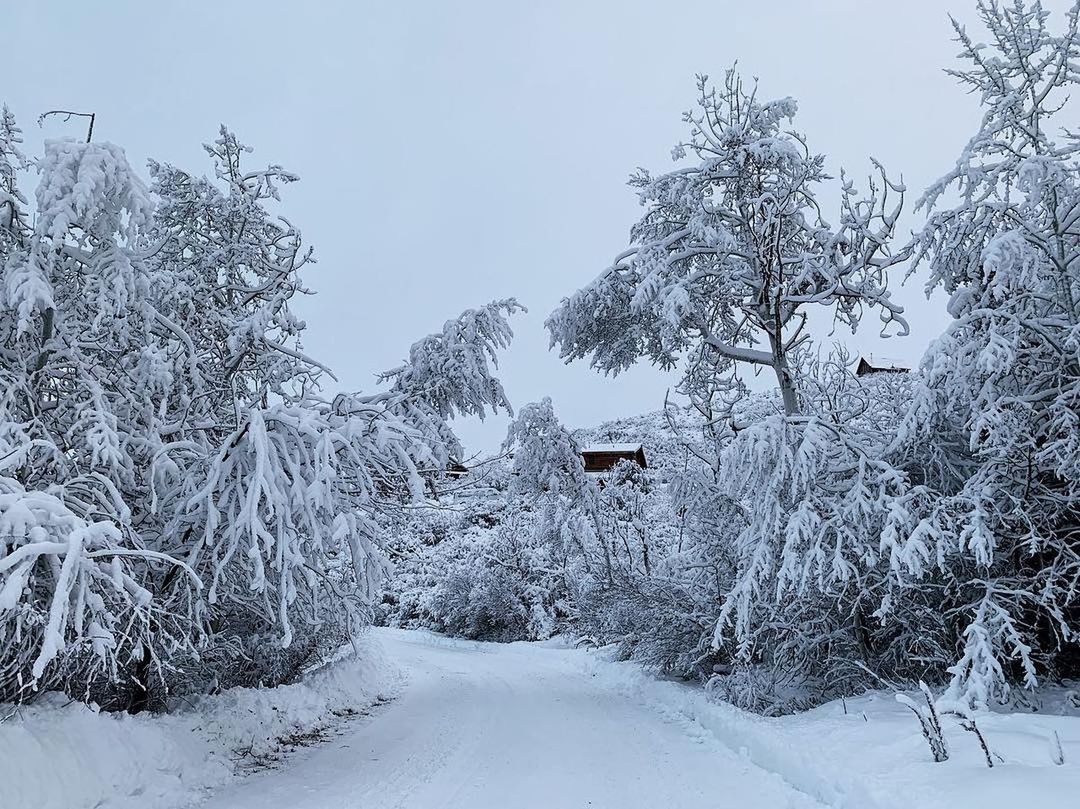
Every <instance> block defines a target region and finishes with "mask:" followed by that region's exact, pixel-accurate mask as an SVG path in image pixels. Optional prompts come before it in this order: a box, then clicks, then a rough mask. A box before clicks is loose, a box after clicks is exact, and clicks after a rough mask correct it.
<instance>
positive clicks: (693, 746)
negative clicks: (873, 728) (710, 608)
mask: <svg viewBox="0 0 1080 809" xmlns="http://www.w3.org/2000/svg"><path fill="white" fill-rule="evenodd" d="M380 636H381V638H382V639H383V640H384V643H385V644H386V647H387V650H388V652H389V653H390V654H391V655H392V656H393V657H394V658H396V659H398V660H400V661H401V662H402V663H403V665H404V666H405V667H406V669H407V670H408V673H409V683H408V685H407V686H406V688H405V689H404V690H403V692H402V694H401V696H400V697H399V698H398V699H397V700H396V701H395V703H394V704H393V705H390V706H388V707H387V709H386V710H384V711H380V712H379V713H378V714H376V715H375V716H374V717H373V718H372V719H371V720H369V721H365V722H363V723H358V724H357V725H355V726H354V728H353V729H352V731H351V732H350V733H349V734H347V735H345V736H342V737H340V738H339V739H337V740H335V741H334V742H333V743H332V744H328V745H325V746H322V747H319V748H312V749H309V750H306V751H303V752H302V753H301V754H300V755H299V756H298V757H297V758H295V759H293V760H291V761H290V762H289V765H288V766H287V767H285V768H282V769H281V770H278V771H275V772H265V773H259V774H256V775H254V776H252V777H251V778H249V779H247V780H246V781H244V782H242V783H237V784H234V785H233V786H232V787H230V788H227V789H224V790H222V791H221V792H220V793H219V794H217V795H216V796H215V797H214V798H213V799H211V800H210V801H209V802H208V803H206V804H205V806H203V807H202V809H278V807H282V808H284V807H288V809H389V808H390V807H397V808H399V809H435V808H436V807H438V809H466V808H467V809H576V808H577V807H596V808H597V809H646V808H647V809H659V808H660V807H715V806H731V807H741V808H743V809H754V807H769V809H773V808H775V809H804V808H805V807H816V806H819V805H820V804H819V803H818V802H817V801H815V800H814V799H813V798H811V797H810V796H808V795H805V794H803V793H802V792H800V791H799V790H797V789H794V788H793V787H791V786H789V785H788V784H786V783H785V782H784V780H783V779H782V778H781V777H780V776H778V775H776V774H774V773H771V772H768V771H766V770H764V769H762V768H760V767H757V766H755V765H754V764H753V763H752V762H750V761H749V760H747V759H746V758H745V757H744V756H742V755H741V754H740V753H738V752H737V751H735V750H732V749H731V748H729V747H728V746H726V745H724V744H722V743H720V742H719V741H717V740H716V739H714V738H712V737H710V736H708V735H707V734H704V733H694V734H688V733H687V732H686V728H685V727H684V726H683V723H681V722H677V721H671V720H670V719H668V718H666V717H664V716H663V715H662V714H661V713H659V712H658V711H656V710H653V708H652V707H651V706H649V705H647V704H642V703H641V702H639V701H638V700H637V699H635V698H634V695H631V694H627V693H625V692H624V691H623V690H622V689H620V688H612V684H613V683H612V682H611V681H610V680H608V679H607V678H605V677H603V676H592V675H591V673H590V672H589V671H587V670H586V664H587V663H588V660H587V658H586V656H585V653H583V652H578V651H576V650H573V649H566V648H559V647H557V646H554V645H546V644H526V643H515V644H507V645H497V644H483V643H473V642H469V641H454V640H450V639H447V638H443V637H441V636H438V635H432V634H430V633H427V632H419V631H405V630H382V631H381V632H380Z"/></svg>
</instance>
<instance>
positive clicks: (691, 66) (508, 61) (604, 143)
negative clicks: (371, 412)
mask: <svg viewBox="0 0 1080 809" xmlns="http://www.w3.org/2000/svg"><path fill="white" fill-rule="evenodd" d="M1049 5H1050V7H1052V8H1055V9H1056V8H1058V7H1060V6H1063V5H1064V0H1055V2H1051V3H1050V4H1049ZM973 7H974V2H973V0H905V2H896V0H816V1H814V2H811V1H810V0H802V1H801V2H799V1H797V0H754V1H753V2H748V1H745V0H740V1H739V2H735V1H734V0H712V2H696V0H686V1H685V2H681V3H679V4H661V3H655V2H651V3H650V2H637V1H631V0H609V2H603V3H600V2H595V3H586V2H580V0H579V1H578V2H573V1H572V0H564V1H563V2H546V3H527V2H510V0H491V2H455V3H444V2H435V0H429V1H428V2H417V1H416V0H411V1H409V0H406V1H405V2H383V3H373V2H317V1H313V2H306V3H297V2H278V0H250V1H245V2H235V1H234V0H217V1H216V2H203V1H202V0H195V1H193V2H183V3H181V2H169V3H166V2H146V0H125V1H124V2H109V1H108V0H99V2H94V3H83V2H76V0H67V1H66V2H59V1H58V0H37V1H36V2H33V3H21V4H18V6H16V7H15V8H13V9H8V10H6V11H5V29H6V30H5V37H4V39H5V45H4V47H5V56H6V62H7V64H8V68H7V71H6V75H5V80H4V81H3V82H2V83H0V100H5V101H7V103H8V104H9V105H10V106H11V107H12V109H13V111H14V112H15V113H16V115H17V116H18V117H19V119H20V121H21V123H22V125H23V128H24V129H25V130H26V131H27V135H28V141H30V144H29V145H30V146H31V147H32V148H31V151H34V148H33V147H35V146H36V144H35V143H34V141H37V140H39V139H40V137H41V136H42V135H43V134H45V135H49V136H54V135H57V134H61V133H65V132H67V133H70V134H73V135H78V134H79V132H80V131H81V130H80V128H79V126H80V125H78V124H69V125H67V126H63V125H61V124H60V123H50V124H49V125H48V126H47V128H46V129H45V130H44V132H42V131H41V130H38V128H37V127H36V125H35V123H34V121H35V119H36V117H37V115H38V114H39V113H41V112H42V111H44V110H47V109H50V108H55V107H68V108H73V109H80V110H87V111H94V112H96V113H97V116H98V119H97V126H96V128H95V140H111V141H114V142H116V143H119V144H120V145H122V146H124V147H125V148H126V149H127V151H128V154H129V156H130V157H131V159H132V160H133V162H135V163H136V164H138V165H143V164H144V163H145V159H146V158H147V157H148V156H151V155H152V156H154V157H156V158H157V159H159V160H164V161H168V162H172V163H175V164H178V165H181V166H183V167H185V168H187V169H189V170H195V171H206V170H207V169H208V164H207V162H206V160H205V156H204V155H203V154H202V152H201V148H200V144H201V143H203V142H205V141H209V140H212V139H213V138H214V137H215V134H216V131H217V126H218V124H219V123H222V122H223V123H227V124H228V125H229V126H230V127H232V128H233V129H234V130H236V131H237V132H238V134H239V135H240V136H241V138H242V139H243V140H245V141H246V142H247V143H249V144H251V145H252V146H254V147H255V148H256V152H255V154H254V155H253V156H252V158H253V160H254V161H256V162H263V163H265V162H277V163H281V164H282V165H284V166H286V167H287V168H289V169H292V170H293V171H296V172H297V173H299V174H300V175H301V177H302V182H301V183H299V184H298V185H296V186H293V187H291V188H289V189H287V196H286V197H285V205H284V208H283V211H284V212H285V213H286V214H287V215H288V216H289V218H290V219H291V220H292V221H294V222H295V223H297V224H298V225H299V226H300V227H301V228H302V229H303V231H304V234H305V237H306V239H307V241H308V242H309V243H311V244H313V245H315V247H316V250H317V254H318V257H319V264H318V265H316V266H315V267H312V268H310V270H309V271H308V272H307V274H306V276H305V280H306V282H307V283H308V285H309V286H310V287H312V288H314V289H315V290H316V291H317V292H318V293H319V294H318V295H317V297H314V298H312V299H309V300H307V301H304V302H303V303H302V304H301V305H300V307H299V309H300V311H301V313H302V315H303V316H304V317H305V318H306V319H307V321H308V324H309V333H308V337H307V340H306V348H307V350H308V351H309V353H311V354H313V355H314V356H316V357H318V358H320V359H322V360H323V361H326V362H328V363H329V364H330V365H331V366H332V367H333V368H334V369H335V370H336V372H337V373H338V376H339V378H340V379H341V382H342V386H343V387H344V388H348V389H368V390H370V389H372V387H373V374H374V373H375V372H377V371H379V370H382V369H385V368H388V367H391V366H393V365H395V364H396V363H397V362H398V361H399V360H400V359H401V358H402V357H403V356H404V355H405V353H406V351H407V349H408V346H409V345H410V343H412V342H413V341H414V340H415V339H417V338H418V337H420V336H422V335H423V334H426V333H428V332H430V331H433V330H435V329H437V328H439V327H440V326H441V324H442V322H443V321H444V320H445V319H446V318H448V317H450V316H452V315H455V314H457V313H458V312H459V311H460V310H462V309H464V308H467V307H470V306H474V305H477V304H480V303H482V302H485V301H487V300H490V299H492V298H496V297H505V296H510V295H513V296H516V297H517V298H518V299H519V300H520V301H521V302H522V303H524V304H525V305H527V306H528V307H529V309H530V312H529V314H528V315H527V316H524V317H518V318H517V320H516V322H515V331H516V333H517V339H516V343H515V346H514V348H513V349H512V350H511V351H510V352H509V353H507V354H506V355H505V356H504V358H503V362H502V377H503V381H504V384H505V386H506V389H507V391H508V392H509V394H510V397H511V399H512V400H513V401H514V403H515V404H516V405H520V404H524V403H525V402H528V401H531V400H534V399H537V398H539V397H541V396H544V395H551V396H552V398H553V399H554V401H555V405H556V408H557V410H558V412H559V413H560V415H561V416H562V418H563V419H564V420H565V421H566V422H567V423H569V424H571V425H575V426H576V425H587V424H592V423H596V422H599V421H603V420H606V419H609V418H613V417H616V416H620V415H628V414H633V413H639V412H642V411H645V410H651V409H655V408H657V407H659V406H660V404H661V403H662V400H663V397H664V392H665V389H666V387H667V386H668V385H669V384H670V383H671V380H670V379H666V378H664V377H663V376H662V375H660V374H658V373H656V372H654V371H652V370H651V369H648V368H646V367H641V368H636V369H634V370H633V371H632V372H631V373H628V374H626V375H625V376H623V377H619V378H618V379H616V380H611V379H605V378H603V377H601V376H598V375H596V374H594V373H592V372H590V371H589V370H588V368H587V367H586V366H585V365H583V364H576V365H573V366H569V367H567V366H563V365H562V364H561V363H560V362H559V360H558V359H557V357H555V356H554V355H553V354H549V353H548V351H547V335H546V333H545V332H544V330H543V321H544V318H545V317H546V316H547V314H548V313H549V312H550V311H551V309H552V308H553V307H555V306H556V305H557V303H558V302H559V300H560V298H562V297H563V296H565V295H567V294H569V293H570V292H572V291H573V290H574V289H576V288H578V287H579V286H581V285H582V284H584V283H587V282H588V281H589V280H591V279H592V278H593V277H594V276H595V275H596V274H597V273H598V272H599V271H600V270H602V269H603V267H605V266H606V265H607V263H608V262H609V261H610V259H611V258H612V256H614V254H616V253H617V252H619V251H620V250H622V249H623V248H624V247H625V246H626V242H627V233H628V229H629V227H630V225H631V224H632V223H633V222H634V221H635V219H636V217H637V216H638V209H637V200H636V196H635V194H634V193H633V192H632V191H631V190H630V189H628V188H627V187H626V185H625V181H626V178H627V176H628V175H629V173H630V172H631V171H632V170H633V169H634V168H635V167H636V166H639V165H641V166H647V167H650V168H654V169H663V168H665V167H666V166H668V165H670V162H669V161H670V158H669V153H670V148H671V146H672V145H673V144H674V143H675V142H676V141H678V140H679V139H680V138H682V137H683V126H682V123H681V121H680V114H681V112H682V111H683V110H685V109H687V108H688V107H689V106H690V104H691V103H692V101H693V97H694V73H695V72H707V73H710V74H711V75H714V76H716V77H720V76H721V75H722V73H723V70H724V69H725V68H726V67H728V66H729V65H730V64H731V63H732V62H733V61H735V60H738V62H739V64H740V66H741V69H742V70H743V71H744V72H745V73H746V74H748V75H756V76H757V77H759V78H760V80H761V94H762V96H764V97H778V96H786V95H791V96H794V97H795V98H797V99H798V100H799V102H800V114H799V116H798V118H797V120H796V125H797V127H798V128H799V129H801V130H802V131H803V132H805V133H807V135H808V136H809V138H810V142H811V145H812V146H813V147H814V148H815V149H817V150H819V151H823V152H825V153H827V154H828V155H829V157H830V159H831V165H832V166H833V167H838V166H839V165H840V164H841V163H842V164H843V165H845V166H846V167H848V169H849V171H850V172H851V173H853V174H854V175H856V176H858V177H862V176H864V175H865V174H866V172H867V170H868V169H869V160H868V158H869V156H870V155H873V156H875V157H877V158H878V159H879V160H881V161H882V162H884V163H885V165H886V166H887V167H888V168H889V170H890V172H891V173H892V174H894V175H899V174H900V173H901V172H902V173H903V175H904V179H905V181H906V182H907V184H908V186H909V187H910V188H911V189H912V190H913V191H914V192H916V193H915V194H913V195H912V198H914V196H916V195H917V192H918V191H921V189H922V188H923V187H924V186H925V185H926V184H927V182H929V181H930V180H932V179H933V178H935V177H936V176H938V175H940V174H942V173H944V171H945V170H947V168H948V167H949V166H950V165H951V163H952V161H953V159H954V158H955V156H956V155H957V153H958V151H959V149H960V147H961V146H962V145H963V143H964V142H965V140H966V139H967V137H968V136H969V135H970V134H971V133H972V132H973V131H974V128H975V126H976V124H977V122H978V118H979V110H978V105H977V100H976V99H974V98H972V97H969V96H966V95H964V93H963V92H962V91H961V90H960V89H959V88H958V87H956V86H955V84H954V82H953V81H952V80H951V79H950V78H949V77H947V76H945V75H944V74H943V73H942V67H944V66H946V65H949V64H950V63H951V61H952V57H953V55H954V54H955V52H956V50H957V48H956V46H955V44H954V43H953V42H952V41H951V35H952V31H951V29H950V27H949V24H948V20H947V18H946V13H947V12H949V11H951V12H953V13H954V14H956V15H958V16H960V17H962V18H965V19H969V20H973V19H974V14H973ZM916 221H917V220H916V219H914V218H912V219H910V220H909V223H908V225H909V227H910V226H914V225H915V223H916ZM897 280H899V279H897ZM898 297H899V298H900V299H901V300H902V302H903V303H904V304H905V305H906V306H907V308H908V316H909V320H910V321H911V323H912V327H913V332H914V333H913V336H912V337H910V338H907V339H906V340H904V341H896V340H893V341H889V342H888V343H887V344H885V345H881V344H880V341H877V340H875V339H874V333H875V332H874V328H873V325H874V324H873V323H872V322H869V321H870V320H872V319H868V323H867V325H868V326H869V328H868V329H867V330H866V332H865V334H862V333H861V334H860V335H859V336H858V337H856V338H854V339H851V338H847V341H848V342H849V344H850V345H852V346H853V347H856V348H863V349H873V350H877V351H879V352H880V353H884V354H888V355H891V356H898V357H901V358H909V359H912V360H914V359H917V358H918V357H919V356H920V355H921V353H922V351H923V349H924V348H925V346H926V344H927V342H928V341H929V340H930V339H931V338H932V337H933V336H935V335H936V334H937V333H939V332H940V331H941V329H942V327H943V325H944V324H945V321H946V318H945V315H944V312H943V309H942V306H943V304H942V302H941V301H940V300H936V301H933V302H929V303H928V302H926V300H925V299H924V297H923V295H922V284H921V279H916V280H915V281H914V282H912V283H911V284H909V285H908V286H907V287H906V288H904V289H902V290H899V291H898ZM818 336H819V337H824V336H825V335H820V334H819V335H818ZM456 427H457V428H458V429H459V432H460V434H461V435H462V436H463V438H464V439H465V441H466V442H467V443H468V444H469V445H470V446H471V447H473V448H490V447H493V446H495V445H497V444H498V442H499V441H500V440H501V439H502V437H503V434H504V432H505V422H504V420H503V419H494V420H489V421H488V422H487V423H486V424H484V425H481V424H479V423H473V422H465V423H460V424H458V425H456Z"/></svg>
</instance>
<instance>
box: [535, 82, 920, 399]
mask: <svg viewBox="0 0 1080 809" xmlns="http://www.w3.org/2000/svg"><path fill="white" fill-rule="evenodd" d="M698 91H699V96H698V100H697V110H696V111H694V112H688V113H686V115H685V121H686V122H687V124H688V125H689V129H690V138H689V140H688V141H687V142H685V143H681V144H679V145H677V146H676V147H675V148H674V149H673V151H672V156H673V158H674V159H675V160H677V161H684V160H685V161H687V163H686V165H684V166H680V167H679V168H677V169H675V170H673V171H670V172H667V173H664V174H660V175H657V176H654V175H652V174H651V173H649V172H648V171H646V170H644V169H642V170H639V171H638V173H637V174H635V175H634V176H633V177H632V178H631V180H630V184H631V185H632V186H633V187H635V188H637V189H639V196H640V199H641V204H642V206H644V207H645V209H646V210H645V213H644V215H643V216H642V218H641V219H640V220H639V221H638V222H637V224H635V225H634V227H633V229H632V230H631V242H632V244H631V247H630V248H629V249H628V250H625V251H624V252H622V253H620V254H619V255H618V256H616V258H615V261H614V263H613V264H612V266H611V267H609V268H608V269H607V270H605V271H604V272H603V273H602V274H601V275H600V276H599V277H598V278H597V279H596V280H595V281H593V282H592V283H591V284H589V285H588V286H586V287H584V288H583V289H581V290H579V291H578V292H576V293H575V294H574V295H572V296H571V297H570V298H569V299H568V300H565V301H564V302H563V303H562V305H561V306H560V307H559V308H558V309H557V310H556V311H555V312H554V313H553V314H552V315H551V316H550V318H549V319H548V321H547V325H548V329H549V330H550V333H551V341H552V345H553V346H554V345H558V346H559V350H560V354H561V356H562V357H563V358H564V359H566V360H567V361H571V360H575V359H581V358H585V357H591V363H592V365H593V367H595V368H596V369H597V370H599V371H602V372H604V373H618V372H620V371H623V370H625V369H626V368H628V367H629V366H630V365H631V364H633V363H634V362H636V361H637V360H638V359H639V358H640V357H647V358H648V359H649V360H650V361H651V362H652V363H654V364H656V365H658V366H660V367H663V368H670V367H673V366H675V365H676V364H677V363H678V361H679V359H680V357H682V358H685V377H684V380H683V383H682V389H683V392H684V393H685V394H686V395H688V396H690V397H692V398H699V399H705V400H707V399H709V398H711V397H713V396H716V395H722V394H723V393H724V392H726V391H727V390H729V389H730V387H731V384H732V383H731V381H730V378H731V376H732V375H733V374H734V372H735V371H736V370H737V369H738V367H739V365H740V364H743V365H749V366H753V367H767V368H771V369H772V370H773V372H774V373H775V375H776V379H777V383H778V385H779V387H780V390H781V394H782V399H783V402H784V408H785V411H786V412H787V413H788V414H789V415H791V414H794V413H797V412H799V410H800V405H799V402H798V391H797V380H796V379H795V376H794V374H793V373H792V369H791V362H790V358H791V356H792V354H793V353H794V352H796V351H797V350H798V349H799V348H800V347H801V346H803V345H805V344H806V342H807V340H808V336H807V333H806V328H805V327H806V322H807V317H808V312H809V310H810V309H811V308H812V307H814V306H820V307H823V308H825V309H826V310H829V311H831V312H832V313H833V315H834V317H835V318H836V319H837V320H838V321H840V322H842V323H843V324H844V325H847V326H849V327H850V328H851V329H854V328H855V327H856V326H857V325H858V323H859V320H860V319H861V317H862V314H863V312H864V311H865V310H866V309H874V310H876V311H877V312H878V313H879V315H880V317H881V320H882V321H883V322H884V326H883V328H885V327H888V326H889V325H890V324H896V325H897V326H898V327H899V331H900V332H901V333H906V332H907V325H906V323H905V322H904V319H903V317H902V309H901V307H900V306H898V305H897V304H896V303H894V302H893V301H892V299H891V297H890V295H889V291H888V270H889V269H890V268H891V267H892V266H894V265H895V264H897V263H898V262H899V261H900V260H902V259H903V258H904V254H903V253H902V252H900V253H897V254H893V253H891V252H890V249H889V244H890V241H891V238H892V236H893V233H894V230H895V227H896V221H897V218H898V217H899V214H900V209H901V206H902V203H903V191H904V189H903V187H902V186H900V185H896V184H893V183H890V182H889V181H888V180H887V179H886V177H885V173H884V171H883V170H881V169H880V166H878V169H879V174H880V181H879V182H878V183H871V187H870V193H869V195H868V196H866V197H860V196H859V193H858V191H857V190H856V188H855V186H854V185H853V184H852V183H851V182H850V181H848V180H847V179H846V177H843V176H842V177H841V180H842V181H841V192H842V193H841V204H840V213H839V217H838V220H837V224H836V225H835V226H832V225H830V224H829V223H827V222H826V220H825V219H824V217H823V214H822V204H821V203H820V202H819V195H820V193H821V190H822V188H823V186H824V185H825V183H826V182H827V181H828V180H829V179H830V178H829V176H828V175H827V173H826V170H825V158H824V157H823V156H822V155H820V154H817V153H815V152H812V151H811V150H810V147H809V146H808V144H807V142H806V140H805V138H804V137H803V136H802V135H801V134H799V133H798V132H795V131H794V130H792V129H790V128H789V127H788V124H789V122H791V120H792V119H793V118H794V116H795V112H796V103H795V101H794V100H793V99H791V98H783V99H779V100H776V101H761V100H759V99H758V96H757V89H756V87H754V88H747V87H746V86H745V85H744V84H743V82H742V80H741V79H740V77H739V76H738V74H737V73H736V72H735V71H734V70H730V71H728V72H727V74H726V76H725V79H724V82H723V85H722V86H721V87H720V88H718V89H717V88H711V87H710V86H709V84H708V78H707V77H704V76H703V77H700V79H699V82H698ZM892 197H895V198H896V201H895V204H893V200H892Z"/></svg>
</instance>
